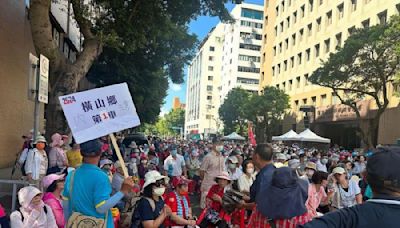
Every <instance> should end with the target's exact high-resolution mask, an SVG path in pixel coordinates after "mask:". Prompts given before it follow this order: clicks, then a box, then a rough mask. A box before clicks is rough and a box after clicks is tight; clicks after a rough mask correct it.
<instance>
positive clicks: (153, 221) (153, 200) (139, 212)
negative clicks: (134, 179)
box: [131, 170, 173, 228]
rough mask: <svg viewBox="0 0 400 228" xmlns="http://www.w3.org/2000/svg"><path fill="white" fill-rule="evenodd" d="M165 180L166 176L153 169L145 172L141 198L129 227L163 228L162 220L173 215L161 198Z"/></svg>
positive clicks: (166, 179)
mask: <svg viewBox="0 0 400 228" xmlns="http://www.w3.org/2000/svg"><path fill="white" fill-rule="evenodd" d="M166 181H168V177H166V176H162V175H161V174H160V173H159V172H157V171H155V170H153V171H150V172H148V173H146V176H145V182H144V185H143V193H142V198H141V199H140V200H139V202H138V203H137V207H136V209H135V211H134V213H133V215H132V226H131V227H143V228H157V227H158V228H164V224H163V223H164V221H165V220H166V219H167V218H168V217H170V216H172V215H173V214H172V211H171V208H170V207H169V206H168V205H166V204H165V202H164V200H163V198H162V196H163V195H164V193H165V185H166Z"/></svg>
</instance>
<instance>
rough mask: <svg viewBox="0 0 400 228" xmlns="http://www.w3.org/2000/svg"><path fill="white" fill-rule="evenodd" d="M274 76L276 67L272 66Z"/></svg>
mask: <svg viewBox="0 0 400 228" xmlns="http://www.w3.org/2000/svg"><path fill="white" fill-rule="evenodd" d="M272 76H275V67H274V66H273V67H272Z"/></svg>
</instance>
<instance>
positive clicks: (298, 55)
mask: <svg viewBox="0 0 400 228" xmlns="http://www.w3.org/2000/svg"><path fill="white" fill-rule="evenodd" d="M302 57H303V54H302V53H301V52H300V53H299V54H297V64H298V65H300V64H301V59H302Z"/></svg>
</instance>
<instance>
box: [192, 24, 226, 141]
mask: <svg viewBox="0 0 400 228" xmlns="http://www.w3.org/2000/svg"><path fill="white" fill-rule="evenodd" d="M222 44H223V24H218V25H217V26H216V27H215V28H213V29H212V30H211V31H210V32H209V34H208V35H207V37H206V38H205V39H204V40H203V42H202V43H201V44H200V46H199V50H198V52H197V54H196V56H195V57H194V59H193V60H192V62H191V63H190V65H189V68H188V81H187V91H186V112H185V135H188V134H203V135H204V134H215V133H216V132H217V131H218V128H219V126H218V124H219V123H218V107H219V99H218V98H219V90H218V87H219V85H220V80H221V74H220V69H221V56H222Z"/></svg>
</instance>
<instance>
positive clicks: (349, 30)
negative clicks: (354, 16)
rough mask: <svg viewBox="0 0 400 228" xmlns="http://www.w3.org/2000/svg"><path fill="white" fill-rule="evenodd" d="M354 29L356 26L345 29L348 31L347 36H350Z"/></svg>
mask: <svg viewBox="0 0 400 228" xmlns="http://www.w3.org/2000/svg"><path fill="white" fill-rule="evenodd" d="M355 31H356V27H354V26H353V27H351V28H349V29H347V32H348V33H349V36H351V35H352V34H353V33H354V32H355Z"/></svg>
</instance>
